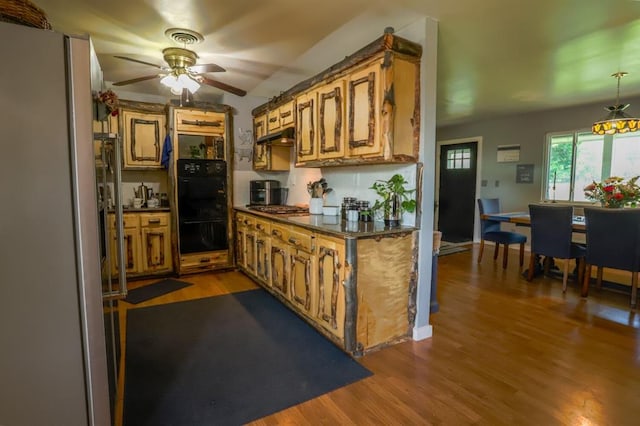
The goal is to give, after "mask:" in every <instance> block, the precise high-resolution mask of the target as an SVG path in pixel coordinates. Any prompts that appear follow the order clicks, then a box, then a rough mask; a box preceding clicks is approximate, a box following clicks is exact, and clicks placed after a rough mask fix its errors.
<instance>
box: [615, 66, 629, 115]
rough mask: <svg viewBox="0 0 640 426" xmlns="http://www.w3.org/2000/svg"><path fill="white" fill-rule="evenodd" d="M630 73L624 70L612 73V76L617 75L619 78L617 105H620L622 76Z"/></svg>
mask: <svg viewBox="0 0 640 426" xmlns="http://www.w3.org/2000/svg"><path fill="white" fill-rule="evenodd" d="M627 74H628V73H626V72H624V71H618V72H615V73H613V74H611V77H615V78H617V79H618V92H617V93H616V103H615V106H616V107H617V106H618V105H620V79H621V78H622V77H624V76H625V75H627Z"/></svg>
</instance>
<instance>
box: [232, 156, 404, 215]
mask: <svg viewBox="0 0 640 426" xmlns="http://www.w3.org/2000/svg"><path fill="white" fill-rule="evenodd" d="M396 173H399V174H401V175H402V176H404V178H405V179H406V180H407V181H408V182H409V183H408V185H407V188H408V189H413V188H415V184H416V165H415V164H409V165H398V164H384V165H366V166H353V167H348V166H347V167H325V168H322V169H320V168H295V167H292V169H291V171H289V172H280V173H256V172H252V171H234V175H233V177H234V204H235V205H237V206H244V205H246V204H248V203H249V181H251V180H253V179H276V180H278V181H280V185H281V186H284V187H287V188H289V197H288V199H287V204H309V198H310V196H309V193H308V192H307V183H308V182H311V181H316V180H319V179H320V178H321V177H324V178H325V179H326V181H327V183H328V187H329V188H332V189H333V191H332V192H330V193H329V194H327V195H326V196H325V201H324V204H325V205H328V206H329V205H331V206H340V205H341V204H342V199H343V198H344V197H355V198H357V199H359V200H366V201H369V202H370V204H371V205H373V203H374V202H375V200H376V199H377V198H378V197H377V195H376V193H375V192H374V191H373V190H372V189H369V188H370V187H371V185H372V184H373V182H375V181H376V180H378V179H380V180H387V179H389V178H390V177H391V176H393V175H394V174H396ZM403 223H404V224H406V225H413V224H414V223H415V216H414V215H413V214H405V216H404V217H403Z"/></svg>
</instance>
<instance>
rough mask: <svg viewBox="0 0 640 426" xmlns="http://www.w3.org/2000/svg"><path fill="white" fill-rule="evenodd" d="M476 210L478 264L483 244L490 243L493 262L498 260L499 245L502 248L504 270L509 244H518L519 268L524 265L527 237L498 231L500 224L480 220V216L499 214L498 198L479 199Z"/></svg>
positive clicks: (493, 221)
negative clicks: (491, 243) (478, 226)
mask: <svg viewBox="0 0 640 426" xmlns="http://www.w3.org/2000/svg"><path fill="white" fill-rule="evenodd" d="M478 209H479V211H480V226H481V235H480V253H479V254H478V263H480V261H481V260H482V252H483V251H484V242H485V241H491V242H493V243H494V244H495V249H494V251H493V260H494V261H495V260H496V259H497V258H498V250H499V249H500V244H502V245H503V246H504V249H503V255H502V267H503V268H506V267H507V263H508V261H509V246H510V245H511V244H520V266H522V264H523V263H524V244H525V243H526V242H527V237H526V236H525V235H522V234H518V233H517V232H509V231H502V230H500V222H498V221H495V220H487V219H482V215H484V214H491V213H500V211H501V210H500V199H499V198H479V199H478Z"/></svg>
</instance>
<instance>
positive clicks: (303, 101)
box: [296, 91, 318, 164]
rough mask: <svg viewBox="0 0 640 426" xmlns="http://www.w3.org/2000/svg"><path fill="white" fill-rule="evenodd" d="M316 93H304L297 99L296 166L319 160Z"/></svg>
mask: <svg viewBox="0 0 640 426" xmlns="http://www.w3.org/2000/svg"><path fill="white" fill-rule="evenodd" d="M316 105H317V99H316V92H315V91H312V92H309V93H304V94H302V95H300V96H298V98H297V99H296V121H297V127H296V164H298V163H304V162H307V161H311V160H316V159H317V158H318V134H317V129H316V123H317V122H318V118H317V113H316V111H317V110H316Z"/></svg>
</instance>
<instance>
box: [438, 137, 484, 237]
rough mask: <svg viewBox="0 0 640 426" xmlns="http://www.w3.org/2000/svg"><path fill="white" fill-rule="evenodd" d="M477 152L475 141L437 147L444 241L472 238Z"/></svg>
mask: <svg viewBox="0 0 640 426" xmlns="http://www.w3.org/2000/svg"><path fill="white" fill-rule="evenodd" d="M477 152H478V143H477V142H465V143H460V144H453V145H442V148H441V150H440V189H439V198H438V230H439V231H441V232H442V240H443V241H447V242H451V243H458V242H463V241H472V240H473V221H474V215H475V198H476V168H477V167H476V166H477Z"/></svg>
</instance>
